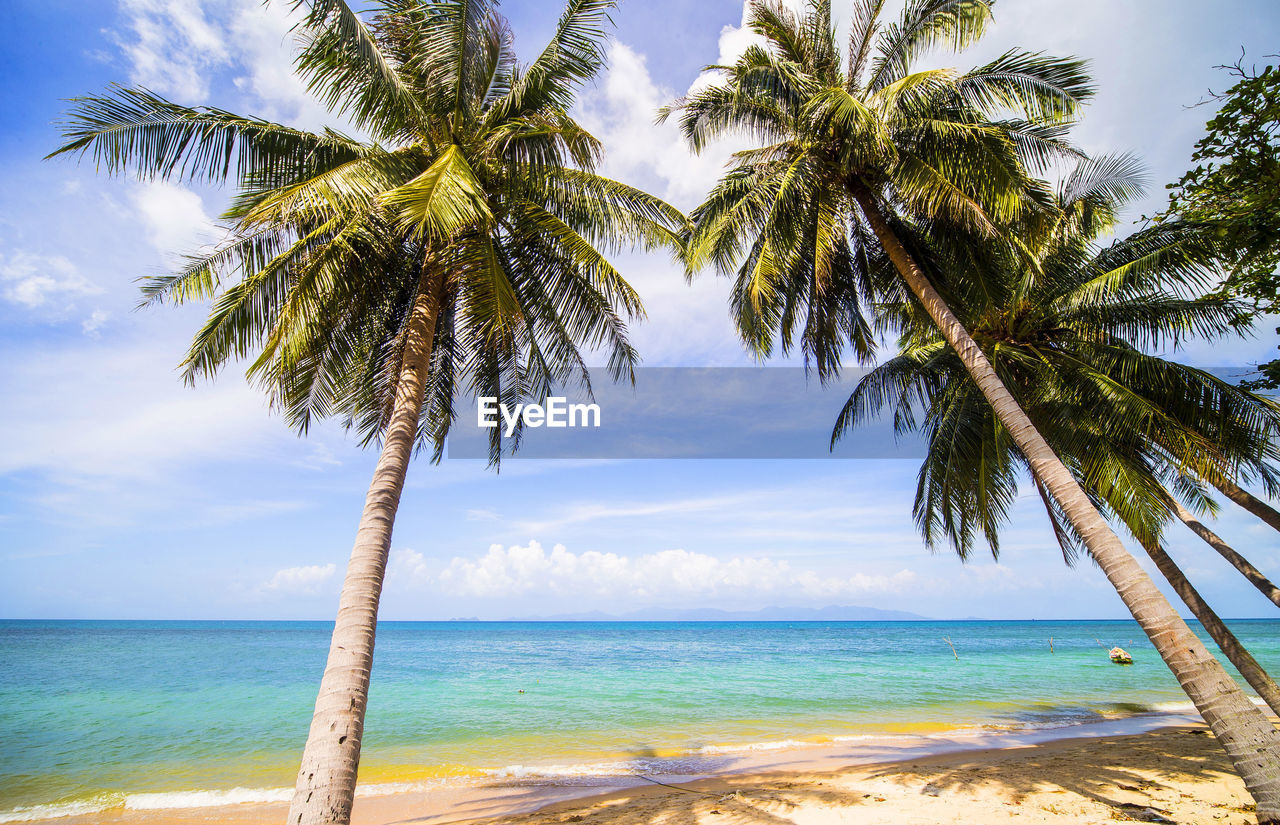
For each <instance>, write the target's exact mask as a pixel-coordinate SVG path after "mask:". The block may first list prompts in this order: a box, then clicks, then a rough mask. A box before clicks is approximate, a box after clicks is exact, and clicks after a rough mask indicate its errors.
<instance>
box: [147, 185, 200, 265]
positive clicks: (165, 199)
mask: <svg viewBox="0 0 1280 825" xmlns="http://www.w3.org/2000/svg"><path fill="white" fill-rule="evenodd" d="M129 197H130V200H132V201H133V206H134V209H136V210H137V212H138V216H139V217H140V218H141V219H142V223H143V225H144V226H145V227H146V230H147V238H148V239H149V240H150V241H151V245H152V246H153V247H155V249H156V251H157V252H159V253H160V254H161V255H163V256H165V257H171V256H174V255H176V254H179V253H182V252H189V251H191V250H192V249H193V248H195V247H198V246H199V245H200V244H202V243H206V242H208V241H209V240H212V238H213V235H214V233H215V232H216V225H215V224H214V221H213V219H212V218H211V217H209V215H208V213H206V212H205V211H204V201H203V200H202V199H201V198H200V195H198V194H197V193H195V192H192V191H191V190H190V189H187V188H186V187H185V186H180V185H178V184H176V183H170V182H169V181H163V180H154V181H148V182H147V183H143V184H139V185H138V186H136V187H134V189H133V191H132V192H130V196H129Z"/></svg>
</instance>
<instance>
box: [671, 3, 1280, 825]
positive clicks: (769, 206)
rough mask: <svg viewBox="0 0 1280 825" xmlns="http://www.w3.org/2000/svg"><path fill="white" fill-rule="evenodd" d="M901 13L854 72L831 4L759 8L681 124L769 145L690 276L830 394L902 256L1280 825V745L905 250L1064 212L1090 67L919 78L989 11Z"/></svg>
mask: <svg viewBox="0 0 1280 825" xmlns="http://www.w3.org/2000/svg"><path fill="white" fill-rule="evenodd" d="M883 5H884V4H883V2H881V0H858V1H857V2H855V3H854V14H853V20H852V26H851V38H850V42H849V48H848V51H847V53H844V54H842V51H841V48H840V43H839V42H838V41H837V37H836V33H835V27H834V26H833V22H832V19H831V3H830V0H810V2H809V3H808V6H807V11H806V12H805V13H804V14H802V15H797V14H793V13H791V12H790V11H788V10H787V9H786V8H785V7H783V6H782V5H780V4H778V3H775V2H767V1H766V0H758V2H754V3H753V4H752V6H751V9H750V15H749V22H750V26H751V28H752V30H753V31H754V32H755V33H756V34H757V35H758V36H759V37H760V38H761V39H762V40H763V44H762V45H756V46H752V47H751V48H748V49H747V51H746V52H745V53H744V54H743V55H742V56H741V57H740V58H739V59H738V60H737V62H735V63H734V64H733V65H732V66H725V67H720V71H721V73H722V78H721V82H718V83H713V84H711V85H710V86H708V87H706V88H704V89H702V90H700V91H698V92H697V93H695V94H693V95H692V96H690V97H689V98H687V99H684V100H680V101H677V102H676V103H675V104H673V106H671V107H670V108H669V109H668V110H667V111H666V112H665V114H666V115H667V116H676V117H678V118H679V124H680V127H681V129H682V131H683V133H684V135H685V137H686V139H687V140H688V142H689V144H690V146H691V147H692V148H693V149H694V150H695V151H697V150H700V149H701V148H702V147H703V146H704V145H706V144H707V142H709V141H710V140H713V139H715V138H717V137H720V136H722V135H726V134H739V135H742V134H745V135H748V136H750V137H752V138H753V139H755V140H757V141H758V142H759V143H760V144H761V145H760V146H759V147H757V148H754V149H750V150H747V151H744V152H740V153H739V154H738V155H737V157H736V158H735V162H734V164H733V166H732V168H731V169H730V170H729V171H728V172H727V173H726V174H725V176H724V177H723V179H722V180H721V181H720V183H719V184H718V185H717V186H716V187H715V188H714V190H713V191H712V192H711V193H710V195H709V196H708V198H707V200H706V201H705V202H704V203H703V204H702V205H701V206H700V207H699V208H698V209H697V210H696V211H695V213H694V214H693V215H692V217H693V219H694V222H695V226H694V229H693V231H692V234H691V237H690V239H689V242H688V247H687V252H686V255H687V264H688V267H689V269H690V271H691V272H692V271H694V270H697V269H700V268H702V267H703V266H705V265H714V266H715V267H716V268H717V269H719V270H720V271H721V272H722V273H724V274H726V275H730V276H736V282H735V289H734V298H733V304H732V309H733V311H734V313H735V315H736V317H737V319H738V324H739V328H740V332H741V334H742V336H743V338H744V339H745V341H746V342H747V344H748V345H749V346H751V347H753V348H754V349H755V350H756V351H757V352H758V353H760V354H761V355H767V354H769V353H770V352H771V350H772V348H773V346H774V343H773V342H774V341H775V339H777V340H779V341H780V342H781V347H782V349H783V350H784V351H785V350H787V349H788V348H790V347H791V346H793V345H794V344H795V342H796V338H797V337H798V338H799V344H800V346H801V348H802V350H803V352H804V354H805V356H806V359H807V361H809V362H810V363H812V364H814V365H815V366H816V368H817V372H818V374H819V376H820V377H825V376H829V375H831V374H833V373H834V372H835V370H837V369H838V367H839V361H840V357H841V354H842V352H843V351H844V350H845V348H851V349H852V350H853V351H854V353H855V354H857V355H859V356H865V355H866V354H868V352H869V349H870V346H871V343H872V341H873V338H872V336H871V333H870V330H869V326H868V322H867V320H866V317H865V314H864V311H863V307H864V306H865V303H864V302H865V301H867V300H878V299H879V296H878V295H877V294H876V291H877V287H878V284H877V282H876V281H875V279H874V278H873V277H872V274H871V271H870V267H869V263H868V259H869V258H870V257H871V256H872V255H873V254H875V253H877V252H879V253H881V254H883V255H885V256H887V258H888V260H889V261H890V262H891V263H892V266H893V269H894V270H895V271H896V273H897V275H898V278H899V280H898V281H896V283H898V284H900V285H901V286H904V287H905V288H906V289H907V290H909V291H910V293H911V294H912V295H914V296H915V300H917V301H918V302H919V304H920V305H921V307H922V308H923V309H924V311H925V312H926V313H927V314H928V316H929V318H930V319H931V320H932V322H933V323H934V324H935V325H936V326H937V327H938V328H939V330H940V331H941V334H942V336H943V338H944V339H945V341H946V342H947V345H948V346H950V347H951V348H952V349H954V350H955V351H956V353H957V355H958V357H959V358H960V360H961V362H962V363H963V364H964V367H965V369H966V371H967V372H968V373H969V375H970V376H971V377H972V378H973V380H974V382H975V383H976V384H977V386H978V387H979V389H980V390H981V392H982V395H983V397H984V398H985V399H986V400H987V401H988V403H989V404H990V405H991V407H992V409H993V410H994V412H995V415H996V417H997V419H998V420H999V421H1000V422H1001V423H1002V424H1003V425H1004V426H1005V428H1006V429H1007V430H1008V432H1009V433H1010V436H1011V438H1012V439H1013V441H1014V443H1015V445H1016V446H1017V447H1018V449H1019V450H1020V451H1021V453H1022V454H1023V455H1024V456H1025V457H1026V459H1027V461H1028V463H1029V465H1030V467H1031V470H1032V473H1033V474H1034V476H1035V478H1036V479H1037V480H1038V481H1039V482H1040V483H1041V484H1042V485H1043V486H1044V487H1045V489H1046V490H1047V492H1048V494H1049V495H1050V496H1051V497H1052V498H1053V500H1054V501H1055V503H1056V506H1058V507H1059V508H1061V511H1062V513H1063V515H1064V518H1066V519H1067V520H1068V521H1069V522H1070V523H1071V524H1072V526H1073V529H1074V530H1075V532H1076V534H1078V535H1079V536H1080V537H1081V538H1082V540H1083V541H1084V543H1085V545H1086V547H1087V549H1088V552H1089V554H1090V555H1091V556H1092V557H1093V558H1094V559H1095V560H1096V561H1097V563H1098V564H1099V566H1100V567H1101V568H1102V570H1103V572H1104V573H1105V574H1106V576H1107V578H1108V579H1109V580H1110V582H1111V583H1112V585H1113V586H1114V587H1115V588H1116V590H1117V591H1118V592H1119V594H1120V597H1121V599H1122V600H1123V601H1124V603H1125V605H1126V606H1127V607H1128V608H1129V610H1130V612H1131V613H1132V614H1133V616H1134V618H1135V619H1136V620H1137V621H1138V623H1139V624H1140V625H1141V626H1142V628H1143V630H1144V631H1145V632H1146V634H1147V635H1148V636H1149V637H1150V638H1151V639H1152V642H1153V644H1154V645H1155V647H1156V649H1157V650H1158V651H1159V652H1160V655H1161V656H1162V657H1163V658H1164V660H1165V662H1166V663H1167V664H1168V665H1169V667H1170V669H1171V670H1172V671H1173V673H1174V675H1175V676H1176V677H1177V679H1178V681H1179V683H1180V684H1181V685H1182V686H1183V688H1184V690H1186V692H1187V694H1188V695H1189V696H1190V697H1191V699H1192V701H1193V702H1194V703H1195V705H1196V707H1197V708H1198V709H1199V710H1200V712H1201V714H1202V715H1203V716H1204V717H1205V719H1206V720H1207V721H1208V722H1209V724H1210V726H1211V727H1212V729H1213V731H1214V733H1215V734H1216V735H1217V737H1218V739H1219V740H1220V741H1221V742H1222V744H1223V745H1224V747H1225V749H1226V751H1227V753H1228V754H1229V755H1230V756H1231V759H1232V761H1233V763H1234V764H1235V766H1236V768H1237V769H1238V770H1239V771H1240V774H1241V776H1242V777H1243V778H1244V781H1245V783H1246V785H1247V787H1248V788H1249V790H1250V791H1251V792H1252V793H1253V795H1254V798H1255V799H1256V800H1257V802H1258V812H1259V818H1260V819H1261V820H1262V821H1264V822H1272V821H1277V820H1280V734H1278V733H1277V732H1276V730H1275V729H1274V728H1273V727H1272V726H1271V724H1270V723H1269V722H1268V721H1267V720H1266V718H1265V717H1264V716H1263V715H1262V713H1261V712H1260V711H1259V710H1258V709H1257V708H1256V707H1254V706H1253V705H1252V703H1250V702H1249V700H1248V698H1247V697H1246V696H1245V694H1244V693H1243V691H1241V690H1240V688H1239V686H1238V685H1236V683H1235V682H1234V680H1232V679H1231V678H1230V677H1229V676H1228V675H1227V673H1226V671H1225V670H1223V668H1222V667H1221V665H1219V664H1218V662H1217V660H1216V659H1214V658H1213V656H1212V655H1211V654H1210V653H1209V651H1208V650H1207V649H1206V648H1205V646H1204V645H1203V644H1202V643H1201V642H1200V640H1199V639H1198V638H1197V637H1196V636H1195V634H1194V633H1192V632H1191V630H1190V628H1188V627H1187V625H1186V623H1185V622H1183V621H1182V619H1181V618H1180V617H1179V616H1178V614H1177V612H1176V611H1175V610H1174V609H1173V607H1172V606H1171V605H1170V604H1169V603H1168V601H1166V600H1165V598H1164V597H1163V595H1161V593H1160V591H1159V590H1158V589H1157V588H1156V586H1155V584H1154V583H1153V582H1152V581H1151V579H1150V578H1149V577H1148V576H1147V575H1146V573H1145V572H1144V571H1143V569H1142V567H1141V566H1140V565H1139V564H1138V563H1137V561H1136V560H1135V559H1134V558H1133V557H1132V556H1131V555H1130V554H1129V553H1128V551H1127V550H1126V549H1125V547H1124V545H1123V544H1122V543H1121V541H1120V539H1119V538H1118V537H1117V536H1116V534H1115V533H1114V532H1113V531H1112V530H1111V528H1110V526H1109V525H1108V524H1107V522H1106V520H1105V518H1104V517H1103V516H1102V514H1101V513H1099V511H1098V509H1097V508H1096V507H1095V506H1094V504H1093V502H1091V501H1090V499H1089V497H1088V496H1087V495H1086V494H1085V492H1084V491H1083V490H1082V489H1081V487H1080V485H1079V484H1078V483H1077V482H1076V480H1075V478H1074V477H1073V476H1072V474H1071V472H1070V470H1068V468H1067V467H1066V466H1064V465H1063V463H1062V461H1061V460H1060V459H1059V458H1058V457H1057V456H1056V455H1055V454H1054V452H1053V450H1052V448H1051V447H1050V446H1049V444H1048V443H1047V442H1046V441H1045V439H1044V437H1043V435H1041V434H1040V433H1039V432H1038V431H1037V430H1036V428H1035V425H1034V424H1033V423H1032V421H1031V420H1030V419H1029V418H1028V417H1027V415H1026V413H1025V412H1023V411H1022V410H1021V409H1020V408H1019V406H1018V403H1017V401H1016V399H1015V398H1014V397H1013V396H1012V395H1011V394H1010V392H1009V390H1008V389H1007V388H1006V387H1005V386H1004V384H1003V382H1002V381H1001V379H1000V377H999V375H998V374H997V373H996V372H995V370H994V369H993V367H992V365H991V362H990V360H989V358H988V356H987V355H986V354H985V353H984V352H983V350H982V348H981V347H980V346H979V345H978V343H977V342H975V341H974V339H973V337H972V336H971V335H970V334H969V333H968V332H967V331H966V330H965V328H964V326H963V325H962V324H961V322H960V321H959V319H958V318H957V317H956V316H955V314H954V313H953V312H951V310H950V309H949V308H948V307H947V304H946V302H945V301H944V300H943V298H942V296H941V295H940V294H939V293H938V291H937V290H936V289H935V288H934V286H933V285H932V283H931V282H930V279H929V277H928V275H927V274H926V271H925V269H924V267H923V266H922V263H924V262H923V261H922V260H921V258H920V256H919V255H918V254H917V253H918V251H919V250H914V249H913V248H912V247H911V246H909V245H908V244H907V243H906V242H904V225H905V224H906V222H907V221H908V220H910V221H913V222H916V223H924V224H926V225H927V226H928V227H929V228H930V230H931V231H932V232H934V233H941V234H945V233H947V232H950V231H957V232H959V231H963V232H965V233H966V234H968V235H969V236H970V237H972V236H974V235H977V236H979V237H985V238H987V239H989V240H991V241H994V240H995V239H997V238H999V237H1000V235H1001V227H1002V226H1003V225H1005V224H1007V223H1009V222H1011V221H1012V220H1014V219H1016V218H1017V216H1018V215H1019V214H1025V213H1027V212H1029V211H1034V210H1035V208H1037V207H1039V206H1042V205H1043V204H1044V202H1046V201H1047V200H1048V197H1049V193H1047V192H1046V191H1045V190H1044V188H1043V187H1038V186H1035V185H1033V184H1032V183H1031V182H1030V180H1029V177H1028V175H1027V169H1028V165H1030V166H1034V165H1036V164H1038V163H1043V162H1046V161H1051V160H1054V159H1055V158H1058V157H1061V156H1062V155H1063V154H1065V150H1064V147H1063V146H1062V143H1061V142H1060V140H1059V138H1060V137H1061V136H1062V133H1063V131H1064V130H1065V129H1066V128H1067V125H1068V121H1069V119H1070V117H1071V116H1072V115H1073V114H1074V112H1075V111H1076V109H1077V106H1078V105H1079V103H1080V102H1081V100H1082V99H1083V98H1084V97H1086V96H1087V94H1088V91H1089V89H1088V83H1087V78H1086V77H1085V75H1084V72H1083V68H1082V66H1081V64H1080V63H1079V62H1074V61H1063V60H1056V59H1052V58H1049V57H1046V56H1044V55H1041V54H1031V53H1026V52H1019V51H1012V52H1009V53H1006V54H1005V55H1002V56H1001V57H999V58H997V59H996V60H995V61H993V62H991V63H989V64H987V65H985V66H982V67H979V68H977V69H974V70H972V71H968V72H963V73H961V72H955V71H952V70H947V69H934V70H921V71H913V66H914V64H915V62H916V59H917V58H918V57H919V56H920V55H921V54H922V53H924V52H926V51H927V50H928V49H930V48H931V47H935V46H941V45H945V46H949V47H952V48H956V49H960V48H963V47H965V46H967V45H969V44H970V43H972V42H974V41H975V40H976V39H977V38H978V37H980V36H981V34H982V33H983V31H984V29H985V27H986V25H987V22H988V21H989V19H990V6H991V3H990V2H989V0H908V2H907V4H906V7H905V9H904V10H903V12H902V15H901V17H900V18H899V19H898V20H897V21H889V20H886V19H882V7H883Z"/></svg>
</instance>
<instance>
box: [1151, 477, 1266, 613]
mask: <svg viewBox="0 0 1280 825" xmlns="http://www.w3.org/2000/svg"><path fill="white" fill-rule="evenodd" d="M1237 489H1238V488H1237ZM1241 492H1244V491H1243V490H1242V491H1241ZM1245 495H1248V493H1245ZM1173 506H1174V512H1175V513H1176V514H1177V516H1178V518H1179V519H1181V520H1182V523H1183V524H1185V525H1187V526H1188V527H1190V528H1191V531H1192V532H1193V533H1195V534H1196V535H1197V536H1199V537H1200V538H1202V539H1204V540H1205V543H1206V544H1208V545H1209V546H1210V547H1212V548H1213V549H1214V550H1217V551H1218V553H1219V554H1220V555H1221V556H1222V557H1223V558H1224V559H1226V560H1227V561H1229V562H1231V566H1232V567H1234V568H1235V569H1237V570H1239V571H1240V574H1241V575H1242V576H1244V577H1245V578H1246V579H1248V580H1249V581H1250V582H1251V583H1252V584H1253V586H1254V587H1256V588H1258V592H1260V593H1262V595H1264V596H1266V597H1267V598H1268V599H1270V600H1271V601H1272V602H1274V603H1275V606H1276V607H1280V587H1276V586H1275V584H1273V583H1272V581H1271V579H1269V578H1267V577H1266V576H1265V575H1264V574H1263V573H1262V571H1261V570H1259V569H1258V568H1256V567H1254V566H1253V565H1252V564H1251V563H1250V562H1249V560H1248V559H1246V558H1245V557H1244V556H1242V555H1240V554H1239V553H1237V552H1236V551H1235V549H1234V548H1232V547H1231V545H1229V544H1227V543H1226V542H1225V541H1223V540H1222V539H1221V538H1220V537H1219V536H1218V534H1217V533H1215V532H1213V531H1212V530H1210V529H1209V528H1208V527H1205V526H1204V524H1202V523H1201V522H1200V520H1199V519H1197V518H1196V517H1195V514H1194V513H1192V512H1191V511H1190V510H1188V509H1187V508H1186V507H1183V506H1182V505H1181V504H1179V503H1178V502H1176V501H1175V502H1173ZM1263 506H1264V507H1265V506H1266V505H1263Z"/></svg>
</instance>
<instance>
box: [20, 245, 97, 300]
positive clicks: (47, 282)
mask: <svg viewBox="0 0 1280 825" xmlns="http://www.w3.org/2000/svg"><path fill="white" fill-rule="evenodd" d="M101 291H102V289H101V288H100V287H98V286H97V285H95V284H94V283H93V282H92V281H90V280H89V279H87V278H85V277H84V276H83V275H81V274H80V271H79V270H78V269H77V268H76V265H75V264H73V263H72V262H71V261H69V260H68V259H67V258H66V257H65V256H63V255H37V254H35V253H32V252H27V251H25V250H21V249H20V250H17V251H16V252H13V253H12V254H10V255H0V295H3V297H4V299H5V300H6V301H9V302H10V303H14V304H18V305H20V306H24V307H27V308H31V309H34V308H36V307H45V306H47V305H49V304H52V303H53V302H54V301H63V302H69V301H71V300H72V299H75V298H78V297H82V296H85V295H94V294H97V293H99V292H101Z"/></svg>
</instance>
